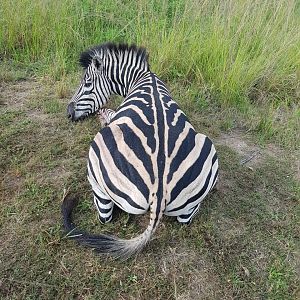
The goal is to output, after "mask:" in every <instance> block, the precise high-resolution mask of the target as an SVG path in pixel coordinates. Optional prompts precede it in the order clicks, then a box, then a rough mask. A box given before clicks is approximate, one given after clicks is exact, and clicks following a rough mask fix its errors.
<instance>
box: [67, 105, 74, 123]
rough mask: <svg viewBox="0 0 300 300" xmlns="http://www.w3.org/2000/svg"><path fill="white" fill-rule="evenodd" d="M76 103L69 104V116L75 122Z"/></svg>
mask: <svg viewBox="0 0 300 300" xmlns="http://www.w3.org/2000/svg"><path fill="white" fill-rule="evenodd" d="M74 106H75V105H74V102H71V103H69V105H68V108H67V116H68V118H69V119H71V120H72V121H74V117H75V109H74Z"/></svg>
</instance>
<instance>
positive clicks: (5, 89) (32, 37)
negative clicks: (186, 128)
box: [0, 0, 300, 300]
mask: <svg viewBox="0 0 300 300" xmlns="http://www.w3.org/2000/svg"><path fill="white" fill-rule="evenodd" d="M12 7H13V9H12ZM299 9H300V6H299V3H298V1H296V0H288V1H283V0H278V1H275V0H274V1H273V0H270V1H267V0H254V1H250V0H245V1H240V0H238V1H217V0H213V1H205V0H203V1H192V0H185V1H183V0H182V1H152V0H151V1H145V0H140V1H137V2H135V3H133V2H130V1H105V2H102V1H88V0H85V1H69V0H67V1H28V0H22V1H15V0H13V1H7V0H3V1H2V2H1V6H0V14H1V18H0V25H1V28H3V30H2V31H0V59H1V61H0V92H1V97H0V98H1V99H0V127H1V132H0V173H1V178H0V201H1V205H0V236H1V247H0V298H1V299H104V300H105V299H176V300H177V299H298V298H299V297H300V294H299V293H300V291H299V284H300V282H299V249H300V245H299V222H300V220H299V217H300V209H299V199H300V188H299V180H298V179H299V173H297V168H299V166H298V165H297V161H298V160H299V157H298V156H299V155H298V153H297V151H296V150H297V149H299V147H300V145H299V142H300V137H299V127H300V123H299V122H300V106H299V88H300V83H299V79H300V73H299V70H300V66H299V64H300V44H299V41H300V32H299V30H298V28H299V25H300V24H299V22H300V21H299V20H300V19H299V14H300V12H299ZM120 12H121V13H120ZM104 41H127V42H135V43H137V44H138V45H144V46H146V47H147V49H148V50H149V51H150V63H151V68H152V70H153V71H155V72H156V73H157V74H158V75H159V76H161V77H162V79H164V80H165V81H166V82H167V83H168V85H169V87H170V90H171V93H172V95H173V96H174V99H175V100H178V103H179V104H180V106H181V107H182V109H183V110H184V111H185V112H186V114H187V115H188V117H189V119H190V120H191V122H192V124H193V125H194V126H195V128H196V129H197V130H198V131H199V132H203V133H205V134H207V135H209V136H210V137H212V139H213V140H214V141H216V144H217V150H218V153H219V156H220V162H221V178H220V183H219V189H218V190H217V191H216V192H215V193H213V194H212V195H210V196H209V197H208V198H207V200H206V201H205V202H204V203H203V206H202V208H201V211H200V213H199V215H198V216H197V217H196V218H195V220H194V221H193V223H192V225H191V226H189V227H185V226H181V225H180V224H177V222H175V221H174V220H173V219H172V218H167V217H165V218H164V219H163V222H162V224H161V226H160V228H159V229H158V231H157V233H156V234H155V238H154V240H152V241H151V243H150V244H149V245H148V246H147V248H146V249H145V250H144V251H143V252H142V253H141V254H140V255H138V256H137V257H135V258H133V259H131V260H129V261H126V262H121V261H113V260H111V259H106V258H102V257H98V256H96V255H95V254H94V253H92V252H91V251H90V250H87V249H84V248H81V247H79V246H78V245H77V244H75V243H74V242H73V241H70V240H68V239H67V238H66V237H65V235H64V233H63V230H62V228H61V217H60V208H59V206H60V199H62V197H63V194H64V192H65V191H68V190H70V191H71V192H72V193H75V192H78V193H79V195H80V198H81V199H80V204H79V207H78V208H77V210H76V215H75V219H76V223H78V225H79V226H80V227H81V228H85V229H86V230H88V231H91V232H102V231H108V232H112V233H115V234H117V235H118V236H121V237H125V238H129V237H131V236H136V235H137V234H138V232H141V231H143V230H144V228H145V224H147V223H148V216H147V215H146V216H137V217H132V216H128V215H127V214H125V213H121V214H120V215H119V216H117V217H116V218H114V220H113V222H112V223H110V224H107V225H105V226H102V225H100V224H99V223H98V220H97V217H96V212H95V209H94V208H93V204H92V201H91V190H90V186H89V184H88V182H87V180H86V155H87V151H88V148H89V144H90V141H91V140H92V138H93V137H94V135H95V133H96V132H97V131H98V130H99V127H100V125H99V123H98V121H97V120H96V119H95V118H94V117H92V118H90V119H88V120H86V121H84V122H80V123H78V124H73V123H69V122H68V120H67V118H66V115H65V113H66V112H65V110H66V105H67V103H68V101H69V99H70V97H71V94H72V90H75V87H76V85H77V84H78V82H79V77H80V74H79V73H78V65H77V59H78V55H79V53H80V52H81V51H82V50H84V49H85V48H87V47H90V46H91V45H94V44H98V43H101V42H104ZM119 101H120V99H117V98H114V99H113V100H112V102H111V105H112V106H113V107H116V106H117V105H118V103H119ZM226 132H229V133H226ZM241 132H242V133H243V135H242V138H241ZM245 136H246V137H247V138H246V137H245ZM224 140H225V141H227V142H226V143H224ZM222 141H223V142H222ZM228 141H230V142H228ZM269 142H272V144H271V145H270V144H269ZM274 144H275V145H274ZM243 145H244V146H243ZM242 146H243V147H244V148H245V149H246V150H244V151H245V153H243V154H241V149H243V148H242ZM251 149H255V150H259V153H261V155H260V158H259V159H256V158H254V159H253V160H251V161H250V162H249V163H246V164H245V165H243V164H241V158H244V157H241V155H242V156H247V155H249V153H250V151H252V150H251ZM248 166H249V167H248Z"/></svg>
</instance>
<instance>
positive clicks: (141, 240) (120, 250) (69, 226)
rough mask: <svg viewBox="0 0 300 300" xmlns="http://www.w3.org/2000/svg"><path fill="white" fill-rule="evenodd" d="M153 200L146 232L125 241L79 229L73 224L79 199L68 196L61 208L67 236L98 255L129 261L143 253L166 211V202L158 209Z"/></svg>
mask: <svg viewBox="0 0 300 300" xmlns="http://www.w3.org/2000/svg"><path fill="white" fill-rule="evenodd" d="M153 200H154V199H152V201H150V222H149V225H148V227H147V228H146V230H145V231H144V232H143V233H142V234H140V235H138V236H137V237H135V238H132V239H130V240H125V239H120V238H118V237H115V236H112V235H106V234H99V235H93V234H89V233H86V232H83V231H81V230H79V229H77V228H76V226H75V225H74V224H73V222H72V211H73V209H74V208H75V207H76V205H77V203H78V199H77V198H74V197H68V196H67V197H65V199H64V200H63V203H62V206H61V211H62V216H63V223H64V227H65V230H66V231H67V236H68V237H70V238H73V239H75V240H76V241H78V242H79V243H80V244H82V245H84V246H87V247H91V248H94V250H95V251H96V252H98V253H102V254H108V255H111V256H114V257H119V258H123V259H127V258H129V257H130V256H132V255H134V254H136V253H138V252H139V251H141V250H142V249H143V247H144V246H145V245H146V244H147V242H148V241H149V240H150V238H151V236H152V234H153V233H154V232H155V230H156V229H157V226H158V224H159V221H160V219H161V217H162V215H163V211H164V210H165V201H163V203H162V204H160V206H159V207H158V204H157V201H153Z"/></svg>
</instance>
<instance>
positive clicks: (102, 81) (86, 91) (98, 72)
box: [67, 51, 111, 121]
mask: <svg viewBox="0 0 300 300" xmlns="http://www.w3.org/2000/svg"><path fill="white" fill-rule="evenodd" d="M79 61H80V64H81V65H82V66H83V68H84V75H83V78H82V80H81V82H80V85H79V88H78V89H77V91H76V92H75V94H74V96H73V97H72V99H71V101H70V103H69V105H68V109H67V113H68V117H69V118H70V119H71V120H72V121H77V120H81V119H84V118H86V117H87V116H89V115H91V114H93V113H95V112H96V111H98V110H99V109H100V108H101V107H102V106H104V105H105V104H106V102H107V100H108V98H109V97H110V95H111V83H110V79H109V77H108V76H107V74H106V70H105V66H104V58H103V53H102V52H101V51H98V52H96V51H86V52H83V53H82V54H81V56H80V60H79Z"/></svg>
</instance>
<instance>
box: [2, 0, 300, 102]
mask: <svg viewBox="0 0 300 300" xmlns="http://www.w3.org/2000/svg"><path fill="white" fill-rule="evenodd" d="M299 6H300V5H299V3H298V1H296V0H228V1H224V0H210V1H209V0H198V1H196V0H178V1H177V0H169V1H156V0H148V1H147V0H139V1H136V2H134V1H120V0H119V1H115V0H114V1H113V0H107V1H95V0H84V1H81V0H64V1H58V0H52V1H47V0H36V1H29V0H18V1H17V0H2V1H1V6H0V10H1V11H0V14H1V19H0V24H1V28H3V30H1V33H0V55H1V57H2V58H5V59H12V60H14V61H16V62H19V63H23V64H25V65H31V66H34V68H35V69H36V70H39V71H42V72H44V73H48V74H50V76H52V77H54V78H56V79H59V78H60V77H61V76H64V75H65V74H66V73H67V72H72V71H74V70H75V69H76V68H77V57H78V55H79V53H80V51H82V50H83V49H85V48H87V47H89V46H91V45H95V44H99V43H101V42H104V41H108V40H109V41H126V42H129V43H130V42H134V43H137V44H138V45H144V46H146V47H147V48H148V50H149V51H150V62H151V66H152V69H153V71H155V72H157V73H158V74H159V75H161V76H163V77H164V78H165V79H174V78H179V79H181V80H183V81H185V82H188V83H191V84H193V85H195V86H204V85H205V86H206V87H207V88H208V89H209V90H210V92H211V93H215V94H216V95H218V99H219V100H220V101H221V102H223V103H229V104H240V103H245V102H246V101H249V99H250V100H251V99H252V100H253V98H255V97H256V95H255V92H256V91H257V90H260V89H264V90H265V91H267V92H268V93H269V92H270V93H272V95H275V97H277V98H278V97H279V96H280V97H282V98H287V97H290V98H292V99H293V100H295V99H297V91H296V89H295V86H296V82H297V80H298V81H299V78H297V77H296V74H297V72H298V73H299V70H300V30H299V28H300V12H299ZM298 97H299V95H298Z"/></svg>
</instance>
